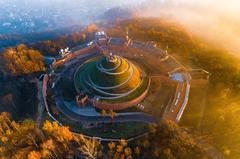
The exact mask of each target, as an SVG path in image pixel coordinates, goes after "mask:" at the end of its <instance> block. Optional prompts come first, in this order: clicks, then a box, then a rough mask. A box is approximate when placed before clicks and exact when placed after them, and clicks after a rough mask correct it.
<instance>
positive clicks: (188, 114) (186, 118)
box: [180, 85, 207, 129]
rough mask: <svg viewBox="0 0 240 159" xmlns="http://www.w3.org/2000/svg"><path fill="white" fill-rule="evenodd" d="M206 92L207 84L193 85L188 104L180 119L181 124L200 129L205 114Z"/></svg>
mask: <svg viewBox="0 0 240 159" xmlns="http://www.w3.org/2000/svg"><path fill="white" fill-rule="evenodd" d="M206 93H207V85H199V86H195V87H191V89H190V95H189V100H188V105H187V107H186V109H185V111H184V114H183V116H182V118H181V121H180V124H181V125H184V126H187V127H194V128H197V129H199V127H200V125H201V121H202V116H203V115H204V114H203V112H204V108H205V104H206V103H205V100H206V99H205V98H206Z"/></svg>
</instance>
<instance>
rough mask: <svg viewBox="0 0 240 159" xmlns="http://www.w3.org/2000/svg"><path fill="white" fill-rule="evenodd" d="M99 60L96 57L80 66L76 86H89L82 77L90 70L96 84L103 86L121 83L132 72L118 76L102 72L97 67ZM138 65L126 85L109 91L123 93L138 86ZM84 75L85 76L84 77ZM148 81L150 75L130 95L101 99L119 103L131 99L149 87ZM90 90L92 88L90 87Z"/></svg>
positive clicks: (83, 87) (84, 87)
mask: <svg viewBox="0 0 240 159" xmlns="http://www.w3.org/2000/svg"><path fill="white" fill-rule="evenodd" d="M97 60H99V58H94V59H92V60H90V61H88V62H86V63H85V64H84V65H83V66H82V67H80V68H79V69H78V70H77V73H76V77H75V84H76V87H77V88H79V90H84V89H86V87H88V86H87V85H86V83H85V82H84V81H83V79H82V78H81V77H82V76H84V77H86V76H87V75H88V73H89V72H90V75H91V77H92V80H93V82H94V83H95V84H99V85H101V86H114V85H118V84H120V83H122V82H123V81H125V80H126V79H127V78H128V76H129V75H130V74H128V73H127V74H123V75H117V76H116V77H114V78H113V77H112V76H109V75H106V74H103V73H101V72H100V71H98V70H97V68H96V61H97ZM137 69H138V68H137V67H135V66H134V70H135V71H134V72H136V73H135V74H134V75H133V78H132V80H130V81H129V82H128V83H127V85H125V86H124V87H121V88H117V89H112V90H110V91H109V93H121V92H122V93H123V92H127V91H129V90H131V89H133V88H134V87H136V83H138V82H139V81H138V80H140V75H139V72H138V71H137ZM84 77H83V78H84ZM148 83H149V79H148V77H143V79H142V84H141V86H140V87H138V88H137V89H136V90H135V91H133V92H132V93H130V94H129V95H128V96H125V97H122V98H117V99H110V100H107V99H101V101H102V102H109V103H119V102H126V101H129V100H132V99H134V98H136V97H138V96H139V95H141V94H142V93H143V92H144V91H145V90H146V89H147V87H148ZM88 89H89V90H90V88H88ZM92 91H93V94H92V95H99V96H104V94H102V93H100V92H97V91H94V90H92Z"/></svg>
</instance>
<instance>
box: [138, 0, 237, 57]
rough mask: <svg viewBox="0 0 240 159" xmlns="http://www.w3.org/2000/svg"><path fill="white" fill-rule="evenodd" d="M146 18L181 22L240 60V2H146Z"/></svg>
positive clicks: (218, 0)
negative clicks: (160, 18)
mask: <svg viewBox="0 0 240 159" xmlns="http://www.w3.org/2000/svg"><path fill="white" fill-rule="evenodd" d="M145 3H146V4H149V5H147V7H145V12H143V14H142V16H154V17H164V18H166V17H167V18H168V19H171V20H174V21H178V22H179V23H181V24H182V25H184V26H185V27H186V28H187V29H188V30H189V31H190V32H192V33H193V34H195V35H197V36H199V37H201V38H204V39H205V40H208V42H210V43H215V44H216V45H217V46H223V47H224V48H225V49H227V50H229V51H230V52H231V53H232V54H234V55H237V56H239V57H240V30H239V28H240V1H239V0H211V1H210V0H209V1H207V0H202V1H199V0H172V1H169V0H146V1H145Z"/></svg>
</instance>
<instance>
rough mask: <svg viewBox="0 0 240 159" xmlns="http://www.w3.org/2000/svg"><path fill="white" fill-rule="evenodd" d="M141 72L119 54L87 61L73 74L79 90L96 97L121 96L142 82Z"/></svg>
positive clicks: (128, 93)
mask: <svg viewBox="0 0 240 159" xmlns="http://www.w3.org/2000/svg"><path fill="white" fill-rule="evenodd" d="M143 76H145V74H143V72H142V71H141V70H140V69H139V68H138V67H137V66H135V65H134V64H133V63H131V62H130V61H128V60H127V59H125V58H122V57H119V56H104V57H101V58H97V59H93V60H91V61H87V62H86V63H84V64H83V65H81V66H80V67H79V68H78V70H77V71H76V74H75V86H76V88H77V89H78V90H79V92H82V93H87V94H89V95H91V96H93V97H95V98H98V99H106V100H110V99H117V98H123V97H126V96H128V95H130V94H131V93H133V92H134V91H136V90H137V89H138V88H139V87H140V86H141V85H142V83H143Z"/></svg>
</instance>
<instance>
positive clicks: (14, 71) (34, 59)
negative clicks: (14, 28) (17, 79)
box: [0, 44, 45, 76]
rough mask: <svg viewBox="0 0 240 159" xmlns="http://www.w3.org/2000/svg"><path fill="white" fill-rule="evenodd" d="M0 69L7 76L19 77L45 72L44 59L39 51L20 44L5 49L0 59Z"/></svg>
mask: <svg viewBox="0 0 240 159" xmlns="http://www.w3.org/2000/svg"><path fill="white" fill-rule="evenodd" d="M0 60H1V61H2V62H3V63H2V68H3V69H4V72H5V73H6V74H7V75H9V76H19V75H24V74H31V73H35V72H42V71H45V66H44V58H43V56H42V55H41V53H40V52H39V51H36V50H33V49H30V48H27V47H26V46H25V45H23V44H20V45H18V46H17V47H15V48H9V49H6V50H5V51H4V52H3V54H2V55H1V57H0Z"/></svg>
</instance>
